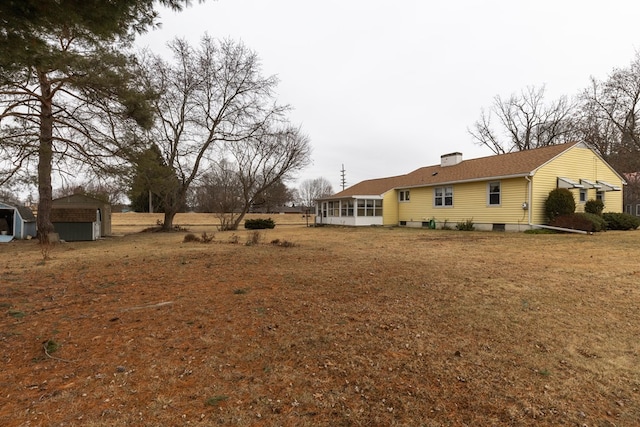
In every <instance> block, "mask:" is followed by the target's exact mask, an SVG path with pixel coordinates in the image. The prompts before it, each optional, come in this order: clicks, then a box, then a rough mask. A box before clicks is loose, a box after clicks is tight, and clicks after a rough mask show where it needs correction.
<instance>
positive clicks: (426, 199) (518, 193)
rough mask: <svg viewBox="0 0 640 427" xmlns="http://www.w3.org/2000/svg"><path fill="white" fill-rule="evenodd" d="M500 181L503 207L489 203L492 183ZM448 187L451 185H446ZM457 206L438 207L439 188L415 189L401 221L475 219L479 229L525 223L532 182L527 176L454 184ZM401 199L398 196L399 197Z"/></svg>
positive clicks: (401, 208)
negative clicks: (529, 183) (527, 179)
mask: <svg viewBox="0 0 640 427" xmlns="http://www.w3.org/2000/svg"><path fill="white" fill-rule="evenodd" d="M495 181H499V182H500V193H501V194H500V198H501V203H500V205H499V206H490V205H489V203H488V185H489V182H495ZM445 186H448V185H445ZM451 186H452V187H453V206H451V207H448V206H447V207H436V206H434V191H435V188H436V187H422V188H413V189H411V200H410V201H409V202H404V203H400V202H397V201H396V203H399V209H398V210H399V219H398V220H399V221H406V222H407V223H417V222H422V221H427V220H430V219H431V218H435V220H436V222H437V223H438V225H439V226H442V225H444V223H445V222H447V224H448V225H455V223H457V222H461V221H466V220H467V219H471V220H473V222H474V224H476V225H477V226H479V228H484V229H491V227H492V224H494V223H503V224H515V225H521V224H526V223H527V214H526V211H524V210H523V209H522V203H523V202H525V201H526V200H527V191H528V182H527V181H526V180H525V179H524V178H511V179H503V180H490V181H479V182H470V183H461V184H453V185H451ZM396 200H397V199H396Z"/></svg>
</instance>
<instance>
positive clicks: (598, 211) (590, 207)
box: [584, 199, 604, 216]
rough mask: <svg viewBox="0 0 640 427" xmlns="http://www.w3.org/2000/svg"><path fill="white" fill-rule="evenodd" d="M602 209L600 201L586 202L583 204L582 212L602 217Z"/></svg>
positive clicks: (602, 205)
mask: <svg viewBox="0 0 640 427" xmlns="http://www.w3.org/2000/svg"><path fill="white" fill-rule="evenodd" d="M603 209H604V203H603V202H602V200H595V199H591V200H587V203H585V204H584V211H585V212H586V213H590V214H595V215H600V216H602V211H603Z"/></svg>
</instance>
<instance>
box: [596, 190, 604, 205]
mask: <svg viewBox="0 0 640 427" xmlns="http://www.w3.org/2000/svg"><path fill="white" fill-rule="evenodd" d="M596 200H600V201H601V202H602V203H604V191H602V190H598V191H596Z"/></svg>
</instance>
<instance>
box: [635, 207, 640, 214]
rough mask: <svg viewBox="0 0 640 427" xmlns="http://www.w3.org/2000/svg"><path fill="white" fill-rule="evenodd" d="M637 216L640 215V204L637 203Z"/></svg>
mask: <svg viewBox="0 0 640 427" xmlns="http://www.w3.org/2000/svg"><path fill="white" fill-rule="evenodd" d="M636 216H640V204H637V205H636Z"/></svg>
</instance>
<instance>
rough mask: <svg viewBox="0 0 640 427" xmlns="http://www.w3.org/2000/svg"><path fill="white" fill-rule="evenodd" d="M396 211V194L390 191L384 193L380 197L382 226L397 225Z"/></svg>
mask: <svg viewBox="0 0 640 427" xmlns="http://www.w3.org/2000/svg"><path fill="white" fill-rule="evenodd" d="M411 196H413V194H411ZM398 209H399V207H398V192H397V191H396V190H391V191H387V192H386V193H384V194H383V195H382V223H383V224H384V225H397V224H398V221H399V219H398Z"/></svg>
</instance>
